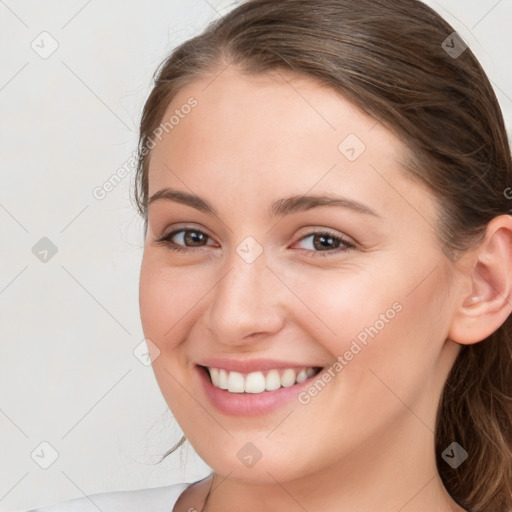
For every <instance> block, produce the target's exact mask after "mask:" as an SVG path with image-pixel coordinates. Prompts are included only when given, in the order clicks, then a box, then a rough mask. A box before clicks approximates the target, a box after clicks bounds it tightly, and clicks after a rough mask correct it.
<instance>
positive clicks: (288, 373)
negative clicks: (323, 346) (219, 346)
mask: <svg viewBox="0 0 512 512" xmlns="http://www.w3.org/2000/svg"><path fill="white" fill-rule="evenodd" d="M200 367H201V368H202V369H203V371H204V372H205V373H206V375H207V376H208V378H209V380H210V382H211V383H212V385H213V386H214V387H215V388H218V389H222V390H225V391H227V392H228V393H238V394H244V393H247V394H258V393H265V392H270V391H275V390H277V389H280V388H289V387H291V386H293V385H295V384H300V383H302V382H304V381H305V380H307V379H309V378H311V377H314V376H315V375H318V373H320V372H321V371H322V369H323V368H322V367H318V366H310V367H303V368H283V369H273V370H266V371H259V372H251V373H240V372H235V371H230V370H225V369H223V368H213V367H207V366H200Z"/></svg>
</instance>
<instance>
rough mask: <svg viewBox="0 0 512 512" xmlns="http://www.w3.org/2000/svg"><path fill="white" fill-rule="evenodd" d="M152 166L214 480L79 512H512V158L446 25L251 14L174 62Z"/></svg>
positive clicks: (148, 191) (204, 451) (483, 84)
mask: <svg viewBox="0 0 512 512" xmlns="http://www.w3.org/2000/svg"><path fill="white" fill-rule="evenodd" d="M139 154H140V162H139V170H138V175H137V182H136V185H137V186H136V199H137V205H138V207H139V209H140V212H141V214H142V215H143V217H144V219H145V247H144V256H143V261H142V267H141V274H140V311H141V319H142V325H143V329H144V334H145V337H146V339H147V340H148V341H147V342H148V347H149V350H150V353H151V358H152V362H153V368H154V371H155V375H156V377H157V380H158V383H159V386H160V388H161V391H162V393H163V396H164V397H165V399H166V401H167V403H168V405H169V407H170V409H171V411H172V413H173V415H174V416H175V418H176V419H177V421H178V423H179V424H180V426H181V428H182V429H183V432H184V433H185V435H186V438H187V439H188V440H189V441H190V443H191V444H192V446H193V447H194V449H195V450H196V451H197V452H198V454H199V455H200V456H201V457H202V459H203V460H204V461H205V462H206V463H207V464H208V465H209V466H210V467H211V468H212V469H213V472H212V474H211V475H210V476H209V477H207V478H206V479H204V480H202V481H200V482H196V483H194V484H177V485H172V486H168V487H165V488H159V489H152V490H140V491H132V492H130V493H122V492H121V493H106V494H102V495H96V496H91V497H90V498H87V499H85V498H83V499H79V500H73V501H71V502H66V503H65V504H61V505H60V506H61V507H63V508H62V510H64V509H65V510H85V508H84V509H82V508H80V507H84V506H86V505H89V506H91V504H90V501H89V500H91V501H93V502H94V504H95V506H96V507H99V508H101V509H102V510H141V509H143V510H147V511H157V510H171V509H172V510H174V511H176V512H183V511H194V510H196V511H201V510H202V511H207V512H218V511H223V512H228V511H231V510H236V511H244V512H249V511H262V510H265V511H273V510H287V511H288V510H290V511H291V510H298V511H299V510H308V511H318V510H323V511H341V512H344V511H351V512H358V511H375V510H379V511H382V512H384V511H386V512H387V511H401V512H412V511H414V512H427V511H428V512H432V511H441V512H444V511H446V512H448V511H452V512H454V511H457V512H460V511H469V510H471V511H483V512H507V511H511V510H512V426H511V425H512V421H511V420H512V408H511V403H512V379H511V375H512V374H511V365H512V359H511V355H512V341H511V328H512V327H511V320H510V313H511V310H512V263H511V262H512V258H511V256H512V255H511V245H512V244H511V232H512V218H511V217H510V215H509V212H510V210H511V207H510V198H511V197H512V195H511V193H510V192H511V191H512V188H510V187H512V162H511V155H510V147H509V143H508V140H507V134H506V130H505V127H504V123H503V117H502V113H501V111H500V108H499V105H498V102H497V99H496V97H495V95H494V93H493V90H492V87H491V85H490V83H489V81H488V79H487V78H486V76H485V74H484V72H483V70H482V68H481V67H480V65H479V64H478V62H477V60H476V58H475V57H474V55H473V54H472V52H471V51H470V49H469V48H467V47H466V45H465V44H464V42H463V41H462V40H461V39H460V37H458V36H457V34H456V33H455V32H454V30H453V28H452V27H450V26H449V24H447V23H446V22H445V21H444V20H442V19H441V18H440V17H439V16H438V15H437V14H436V13H435V12H433V11H432V10H431V9H430V8H429V7H427V6H425V5H424V4H423V3H421V2H419V1H417V0H396V1H394V2H389V1H387V0H359V1H358V2H353V1H350V0H323V1H322V2H318V1H315V0H278V1H276V0H252V1H248V2H246V3H244V4H242V5H241V6H239V7H238V8H236V9H235V10H233V11H231V12H230V13H228V14H227V15H226V16H224V17H223V18H221V19H219V20H218V21H216V22H214V23H213V24H212V25H210V26H209V27H208V29H207V30H206V31H205V32H204V33H203V34H201V35H200V36H198V37H195V38H193V39H191V40H189V41H187V42H185V43H184V44H182V45H181V46H179V47H178V48H177V49H176V50H175V51H174V52H173V53H172V55H171V56H170V57H169V58H168V59H167V60H166V61H165V62H164V63H163V65H162V66H161V68H160V69H159V71H158V74H157V76H156V80H155V86H154V89H153V91H152V92H151V94H150V96H149V98H148V100H147V102H146V105H145V107H144V112H143V116H142V121H141V127H140V144H139ZM183 441H184V439H182V441H181V442H180V443H178V444H177V445H176V446H175V447H174V448H173V449H171V450H170V451H169V452H168V453H171V452H172V451H174V449H176V448H177V446H179V445H180V444H181V443H182V442H183ZM109 507H110V508H109ZM91 509H92V508H91ZM40 510H44V511H56V510H61V509H60V508H59V506H58V505H57V506H54V507H53V508H52V507H49V508H46V509H40Z"/></svg>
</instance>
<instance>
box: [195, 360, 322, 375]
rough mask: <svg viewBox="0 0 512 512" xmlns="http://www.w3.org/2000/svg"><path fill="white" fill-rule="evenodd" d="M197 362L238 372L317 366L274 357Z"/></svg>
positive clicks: (316, 366)
mask: <svg viewBox="0 0 512 512" xmlns="http://www.w3.org/2000/svg"><path fill="white" fill-rule="evenodd" d="M197 364H198V365H200V366H207V367H209V368H219V369H224V370H229V371H234V372H239V373H251V372H261V371H266V370H273V369H276V370H280V369H285V368H297V369H300V368H319V366H318V365H312V364H303V363H297V362H292V361H282V360H276V359H246V360H241V359H205V360H203V361H201V362H198V363H197Z"/></svg>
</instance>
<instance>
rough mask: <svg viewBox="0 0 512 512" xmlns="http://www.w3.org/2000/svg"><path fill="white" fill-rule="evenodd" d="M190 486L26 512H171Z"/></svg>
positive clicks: (121, 494)
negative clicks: (99, 511)
mask: <svg viewBox="0 0 512 512" xmlns="http://www.w3.org/2000/svg"><path fill="white" fill-rule="evenodd" d="M190 485H192V484H191V483H189V484H187V483H182V484H174V485H167V486H165V487H153V488H149V489H137V490H135V491H113V492H102V493H97V494H91V495H90V496H83V497H80V498H74V499H72V500H68V501H62V502H60V503H55V504H53V505H47V506H45V507H41V508H35V509H33V510H28V511H27V512H98V510H101V511H102V512H171V511H172V509H173V507H174V505H175V503H176V502H177V501H178V498H179V497H180V496H181V495H182V494H183V492H184V491H185V489H186V488H187V487H189V486H190Z"/></svg>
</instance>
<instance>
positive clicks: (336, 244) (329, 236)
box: [155, 229, 356, 257]
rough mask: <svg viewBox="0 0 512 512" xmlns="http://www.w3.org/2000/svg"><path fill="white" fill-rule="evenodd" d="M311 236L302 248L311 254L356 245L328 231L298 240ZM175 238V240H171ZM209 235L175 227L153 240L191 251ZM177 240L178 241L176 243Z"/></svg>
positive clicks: (331, 252) (180, 250)
mask: <svg viewBox="0 0 512 512" xmlns="http://www.w3.org/2000/svg"><path fill="white" fill-rule="evenodd" d="M308 238H311V240H312V242H313V243H312V247H313V249H303V250H305V251H306V252H307V253H310V255H311V256H313V257H316V256H323V257H325V256H331V255H333V253H334V254H338V253H340V252H346V251H349V250H351V249H355V248H356V246H355V245H354V244H353V243H352V242H349V241H348V240H346V239H345V238H343V237H341V236H339V235H336V234H334V233H331V232H329V231H315V232H312V233H309V234H308V235H305V236H303V237H302V238H301V239H300V240H299V242H303V241H304V240H307V239H308ZM173 239H175V240H173ZM208 239H210V236H209V235H207V234H206V233H204V232H203V231H201V230H199V229H177V230H174V231H171V232H170V233H168V234H166V235H164V236H163V237H161V238H158V239H157V240H155V242H157V243H160V244H163V245H165V246H166V247H167V248H169V249H171V250H172V251H177V252H191V251H194V249H202V248H203V247H205V246H206V245H207V244H206V243H205V242H207V240H208ZM177 242H178V243H177ZM187 244H190V245H187Z"/></svg>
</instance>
